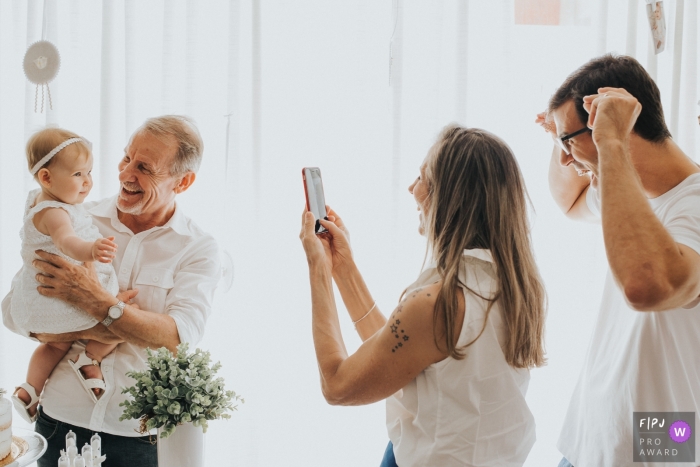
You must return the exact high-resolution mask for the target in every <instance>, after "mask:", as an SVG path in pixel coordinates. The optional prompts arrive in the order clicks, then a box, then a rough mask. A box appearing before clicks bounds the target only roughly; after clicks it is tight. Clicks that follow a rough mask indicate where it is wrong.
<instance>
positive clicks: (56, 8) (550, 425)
mask: <svg viewBox="0 0 700 467" xmlns="http://www.w3.org/2000/svg"><path fill="white" fill-rule="evenodd" d="M530 5H531V8H535V9H537V8H552V7H556V8H558V9H559V11H560V13H559V21H558V25H520V24H517V25H516V24H515V20H514V18H515V15H514V11H515V8H516V7H521V6H522V2H521V0H503V1H496V2H483V1H479V2H477V1H469V0H444V1H439V2H421V1H418V0H410V1H409V0H384V1H382V2H377V1H372V0H362V1H356V2H326V1H323V0H298V1H295V2H281V1H273V0H266V1H263V0H231V1H224V0H218V1H215V0H211V1H207V2H198V1H195V0H163V1H149V2H139V1H135V0H103V1H102V2H96V1H88V0H81V1H78V0H74V1H58V0H47V1H46V7H44V2H43V1H42V0H12V1H2V2H0V265H1V267H0V293H1V294H5V293H6V292H7V290H8V289H9V285H10V279H11V278H12V276H13V274H14V273H15V272H16V271H17V269H18V268H19V266H20V257H19V237H18V235H17V232H18V231H19V227H20V223H21V218H22V209H23V203H24V199H25V197H26V193H27V191H28V190H29V189H30V188H32V187H33V186H34V182H33V180H32V179H31V178H30V176H29V175H28V172H27V169H26V163H25V158H24V144H25V141H26V139H27V137H28V136H29V135H30V134H31V133H32V132H33V131H35V130H36V129H37V128H39V127H40V126H42V125H45V124H56V125H60V126H62V127H65V128H68V129H70V130H73V131H76V132H77V133H80V134H82V135H84V136H86V137H87V138H88V139H90V140H91V141H93V144H94V146H93V150H94V154H95V159H96V164H95V169H94V175H95V177H94V179H95V188H94V189H93V193H92V195H91V198H92V199H98V198H100V197H103V196H108V195H111V194H113V193H114V192H115V191H116V190H117V187H118V182H117V170H116V165H117V161H118V160H119V159H120V158H121V156H122V154H123V148H124V146H125V144H126V142H127V139H128V137H129V135H130V134H131V132H132V131H133V130H134V129H135V128H136V127H137V126H138V125H139V124H140V123H141V122H142V121H143V120H144V119H145V118H147V117H150V116H154V115H159V114H164V113H184V114H188V115H190V116H192V117H194V118H195V120H196V121H197V122H198V125H199V128H200V130H201V132H202V135H203V138H204V142H205V156H204V163H203V165H202V169H201V170H200V172H199V174H198V176H197V181H196V183H195V185H194V186H193V188H192V189H191V190H189V191H188V192H187V193H185V194H183V195H181V196H180V197H179V199H178V202H179V203H180V205H181V206H182V207H183V208H184V210H185V211H186V212H187V213H188V214H189V215H190V216H191V217H192V218H193V219H194V220H195V221H196V222H197V223H198V224H199V225H200V226H201V227H202V228H203V229H205V230H207V231H210V232H212V233H213V234H214V235H215V236H216V237H217V238H218V239H219V241H220V243H221V245H222V247H223V248H224V249H225V250H227V251H229V252H230V253H231V255H232V257H233V258H234V262H235V280H234V285H233V288H232V289H231V290H230V291H229V292H227V293H224V292H223V291H222V292H221V293H220V294H219V296H218V298H217V305H216V310H215V312H214V314H213V316H212V318H211V319H210V321H209V324H208V330H207V335H206V337H205V340H204V342H202V343H200V346H201V347H204V348H207V349H209V350H211V352H212V354H213V356H214V358H215V359H219V360H221V362H222V363H223V365H224V367H223V369H222V374H223V376H224V377H225V378H226V382H227V385H228V386H229V387H230V388H231V389H234V390H236V391H237V392H239V393H240V394H242V395H243V396H244V397H245V399H246V403H245V404H242V405H241V406H240V407H239V409H240V410H239V412H237V413H235V414H234V415H233V418H232V419H231V420H229V421H224V422H214V423H212V424H211V427H210V431H209V432H208V434H207V435H206V456H207V459H206V465H231V466H234V465H235V466H246V467H248V466H250V467H254V466H263V465H289V466H307V465H337V466H357V465H376V464H378V463H379V460H380V458H381V456H382V453H383V450H384V447H385V446H386V443H387V441H388V440H387V437H386V430H385V427H384V405H383V403H378V404H374V405H371V406H366V407H357V408H347V407H330V406H328V405H327V404H326V403H325V401H324V400H323V397H322V395H321V392H320V386H319V382H318V372H317V367H316V362H315V357H314V352H313V344H312V339H311V332H310V330H311V328H310V300H309V289H308V284H307V280H306V263H305V260H304V258H303V254H302V251H301V247H300V245H299V240H298V227H299V220H300V215H301V211H302V209H303V202H304V201H303V189H302V185H301V176H300V175H301V174H300V171H301V168H302V167H304V166H319V167H321V169H322V171H323V176H324V188H325V192H326V198H327V201H328V203H329V204H330V205H331V206H333V207H334V208H335V209H336V210H337V211H338V212H339V213H340V214H341V215H343V217H344V218H345V221H346V222H347V224H348V225H349V227H350V229H351V231H352V239H353V245H354V247H355V250H356V251H355V254H356V260H357V262H358V264H359V266H360V268H361V270H362V271H363V273H364V275H365V278H366V280H367V282H368V284H369V286H370V290H371V291H372V293H373V295H374V297H375V299H376V300H377V302H378V304H379V305H380V307H381V308H382V309H383V310H384V311H385V312H386V313H388V312H389V311H390V310H391V309H392V308H393V306H394V305H395V303H396V301H397V299H398V296H399V294H400V292H401V290H403V287H405V286H406V285H407V284H408V283H410V282H411V281H412V280H413V279H414V278H415V276H416V275H417V273H418V271H419V268H420V265H421V262H422V259H423V254H424V249H425V243H424V241H423V239H422V237H420V236H419V235H418V234H417V221H418V219H417V213H416V211H415V202H414V201H413V199H412V197H411V196H410V195H409V194H408V192H407V191H406V188H407V187H408V185H409V184H410V183H411V181H412V180H413V179H414V178H415V176H416V175H417V173H418V167H419V165H420V163H421V161H422V160H423V158H424V157H425V154H426V151H427V149H428V148H429V147H430V145H431V144H432V142H433V140H434V138H435V136H436V135H437V133H438V132H439V130H440V129H441V128H442V127H443V126H444V125H445V124H447V123H449V122H453V121H456V122H459V123H462V124H465V125H468V126H476V127H482V128H485V129H487V130H490V131H492V132H493V133H496V134H497V135H499V136H501V137H503V138H504V139H505V140H506V141H507V142H508V143H509V144H510V145H511V147H512V148H513V150H514V152H515V154H516V155H517V157H518V159H519V161H520V164H521V168H522V170H523V173H524V176H525V179H526V182H527V186H528V190H529V193H530V197H531V199H532V203H533V206H534V209H535V212H534V213H533V225H534V227H533V228H534V230H533V237H534V242H535V248H536V254H537V259H538V262H539V265H540V268H541V271H542V274H543V276H544V278H545V281H546V284H547V287H548V292H549V300H550V309H549V317H548V321H547V349H548V353H549V365H548V366H547V367H544V368H542V369H537V370H534V371H532V380H531V384H530V389H529V393H528V402H529V404H530V407H531V410H532V411H533V413H534V415H535V418H536V420H537V429H538V433H537V437H538V441H537V443H536V444H535V447H534V448H533V451H532V452H531V454H530V457H529V458H528V462H527V464H526V465H528V466H541V465H556V463H557V462H558V460H559V459H560V457H561V456H560V455H559V454H558V452H557V451H556V447H555V443H556V439H557V437H558V433H559V430H560V428H561V423H562V420H563V417H564V413H565V411H566V408H567V405H568V400H569V397H570V395H571V392H572V390H573V387H574V385H575V382H576V379H577V377H578V373H579V371H580V368H581V365H582V362H583V357H584V355H585V349H586V347H587V345H588V341H589V337H590V332H591V329H592V326H593V323H594V321H595V318H596V316H597V310H598V302H599V298H600V294H601V291H602V284H603V278H604V274H605V269H606V261H605V253H604V250H603V246H602V238H601V232H600V229H599V228H598V227H595V226H586V225H579V224H574V223H571V222H569V221H567V220H566V219H564V217H563V215H561V214H560V213H559V211H558V209H557V208H556V207H555V205H554V203H553V202H552V200H551V198H550V195H549V192H548V189H547V166H548V161H549V154H550V152H551V140H550V139H549V138H548V137H547V136H545V135H544V133H543V132H542V130H541V129H540V128H538V127H536V126H535V125H534V123H533V121H534V118H535V114H536V113H537V112H539V111H541V110H542V109H544V108H545V106H546V104H547V100H548V98H549V96H550V95H551V94H552V92H553V91H554V90H555V89H556V87H557V86H558V85H559V84H560V83H561V82H562V81H563V79H564V78H565V77H566V76H567V75H568V74H569V73H570V72H571V71H573V70H574V69H575V68H577V67H578V66H579V65H581V64H583V63H584V62H585V61H587V60H588V59H590V58H592V57H594V56H598V55H600V54H602V53H605V52H611V51H614V52H618V53H628V54H631V55H634V56H635V57H637V58H638V59H639V60H640V61H641V63H642V64H643V65H645V66H646V67H647V69H648V70H649V71H650V73H652V75H653V76H655V78H656V80H657V82H658V84H659V86H660V88H661V93H662V97H663V103H664V110H665V112H666V118H667V120H668V122H669V126H670V128H671V129H672V133H673V136H674V138H675V139H676V141H677V142H678V143H679V144H680V146H681V147H682V148H683V149H684V150H685V151H686V153H687V154H688V155H689V156H691V157H693V158H695V157H696V156H695V153H696V152H697V150H698V148H700V129H699V128H698V125H697V119H696V116H697V114H698V113H700V107H698V106H697V105H696V102H697V101H698V99H699V98H700V94H699V92H698V81H697V77H698V61H697V55H698V50H697V42H698V37H697V36H698V29H697V24H698V10H697V2H695V1H694V0H687V1H684V0H665V1H664V6H665V8H666V21H667V29H668V32H667V39H668V44H667V47H666V51H664V52H663V53H662V54H660V55H658V56H655V55H653V53H651V52H650V50H651V40H650V34H649V27H648V24H647V20H646V16H645V13H644V7H645V4H644V1H643V0H629V1H626V0H596V1H581V0H545V1H539V2H530ZM532 5H534V6H532ZM44 15H45V17H46V23H45V24H46V26H45V27H43V18H44ZM42 30H43V31H44V34H45V35H46V39H48V40H50V41H52V42H53V43H54V44H56V45H57V47H58V49H59V51H60V53H61V58H62V65H61V70H60V72H59V74H58V77H57V78H56V80H55V81H53V82H52V83H51V84H50V86H51V94H52V103H53V109H52V110H51V109H48V110H45V112H44V113H35V112H34V92H35V89H34V86H33V85H32V84H31V83H29V82H28V81H27V80H26V79H25V77H24V75H23V72H22V68H21V63H22V57H23V54H24V51H25V50H26V48H27V46H28V45H30V44H31V43H33V42H34V41H36V40H39V39H41V37H42ZM338 301H339V303H340V300H338ZM340 311H341V313H343V312H344V310H343V309H342V307H341V310H340ZM341 323H342V324H343V327H344V328H343V331H344V335H345V339H346V345H347V347H348V349H349V351H353V350H354V349H356V348H357V347H358V346H359V344H360V340H359V338H358V337H357V336H356V335H355V334H354V330H353V327H352V325H351V323H350V321H349V319H347V318H346V317H345V316H342V317H341ZM33 348H34V345H33V343H31V342H30V341H28V340H25V339H22V338H19V337H18V336H15V335H13V334H11V333H10V332H8V331H6V330H4V329H0V386H1V387H6V388H11V387H12V386H14V385H16V384H18V383H19V382H20V381H22V380H23V378H24V373H25V371H26V365H27V363H28V359H29V355H30V353H31V351H32V350H33ZM17 423H18V424H21V422H17Z"/></svg>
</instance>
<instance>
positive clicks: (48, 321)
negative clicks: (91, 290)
mask: <svg viewBox="0 0 700 467" xmlns="http://www.w3.org/2000/svg"><path fill="white" fill-rule="evenodd" d="M40 192H41V190H38V189H37V190H33V191H31V192H30V193H29V196H28V197H27V203H26V205H25V209H24V223H23V225H22V229H21V230H20V233H19V236H20V238H21V239H22V250H21V255H22V262H23V264H22V271H21V273H20V279H19V283H18V287H17V289H16V290H15V291H14V293H13V294H12V306H11V313H12V319H13V321H14V322H15V324H16V325H17V326H18V327H19V328H20V329H22V330H24V331H27V332H33V333H39V332H46V333H51V334H59V333H63V332H72V331H81V330H83V329H88V328H91V327H93V326H94V325H95V324H97V320H96V319H95V318H93V317H91V316H90V315H88V314H87V313H86V312H85V311H83V310H81V309H80V308H77V307H75V306H73V305H70V304H68V303H66V302H64V301H63V300H59V299H57V298H49V297H44V296H43V295H40V294H39V292H38V291H37V289H36V288H37V286H39V283H38V282H37V280H36V278H35V277H36V274H37V273H38V272H39V271H38V270H37V269H36V268H34V266H32V261H34V260H35V259H38V257H37V256H36V254H35V253H34V251H35V250H44V251H47V252H49V253H53V254H55V255H59V256H61V257H63V258H65V259H67V260H68V261H70V262H72V263H75V264H81V262H80V261H76V260H74V259H73V258H71V257H69V256H66V255H64V254H63V253H61V252H60V251H59V250H58V248H57V247H56V245H54V244H53V241H52V240H51V237H50V236H48V235H44V234H42V233H41V232H39V231H38V230H37V229H36V227H34V222H33V220H32V219H33V218H34V215H35V214H36V213H38V212H40V211H42V210H44V209H46V208H61V209H63V210H65V211H66V212H67V213H68V215H69V216H70V219H71V223H72V225H73V230H74V231H75V234H76V235H77V236H78V237H80V238H82V239H83V240H87V241H95V240H97V239H98V238H100V237H102V235H100V231H99V230H98V229H97V227H95V226H94V225H93V224H92V218H91V217H90V215H89V214H88V213H87V211H86V210H85V208H84V207H83V206H82V205H81V204H77V205H76V204H65V203H60V202H58V201H42V202H40V203H37V204H36V206H33V205H34V202H35V201H36V198H37V196H39V193H40ZM94 265H95V270H96V271H97V275H98V277H99V279H100V283H101V284H102V287H104V288H105V289H106V290H107V291H109V292H110V293H112V294H114V295H116V294H117V292H119V284H118V283H117V276H116V274H115V272H114V268H113V267H112V265H111V264H105V263H100V262H98V261H95V262H94Z"/></svg>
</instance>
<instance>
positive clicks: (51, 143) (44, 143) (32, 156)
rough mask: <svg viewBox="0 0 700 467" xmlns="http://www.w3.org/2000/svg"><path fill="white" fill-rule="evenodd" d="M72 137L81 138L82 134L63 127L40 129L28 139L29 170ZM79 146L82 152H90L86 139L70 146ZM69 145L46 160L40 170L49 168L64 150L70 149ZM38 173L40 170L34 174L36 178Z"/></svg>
mask: <svg viewBox="0 0 700 467" xmlns="http://www.w3.org/2000/svg"><path fill="white" fill-rule="evenodd" d="M71 138H80V136H79V135H77V134H75V133H73V132H72V131H68V130H64V129H63V128H44V129H43V130H39V131H37V132H36V133H34V134H33V135H32V136H31V137H30V138H29V141H27V149H26V153H27V166H28V168H29V170H32V167H34V166H35V165H36V164H37V162H39V161H40V160H41V159H42V158H43V157H44V156H45V155H47V154H48V153H50V152H51V151H53V149H54V148H55V147H56V146H58V145H59V144H61V143H63V142H64V141H66V140H68V139H71ZM78 146H79V149H80V150H81V152H83V151H84V152H87V153H89V152H90V148H89V147H88V146H87V145H86V144H85V142H84V141H78V142H77V143H74V144H72V145H71V146H68V147H71V148H75V147H78ZM68 147H67V148H65V149H62V150H61V151H60V152H59V153H58V154H56V155H55V156H54V157H52V158H51V159H49V160H48V161H47V162H46V164H44V165H43V166H41V167H40V168H39V170H41V169H43V168H49V167H50V166H51V164H53V163H54V162H55V161H56V159H58V158H59V157H60V156H61V154H63V153H64V151H65V150H66V149H68ZM38 173H39V172H38V171H37V173H36V174H34V178H36V177H37V174H38Z"/></svg>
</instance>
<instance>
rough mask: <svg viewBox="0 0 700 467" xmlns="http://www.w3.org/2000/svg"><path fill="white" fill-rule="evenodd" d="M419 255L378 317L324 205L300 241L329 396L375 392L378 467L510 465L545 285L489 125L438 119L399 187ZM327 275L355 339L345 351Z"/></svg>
mask: <svg viewBox="0 0 700 467" xmlns="http://www.w3.org/2000/svg"><path fill="white" fill-rule="evenodd" d="M409 191H410V192H411V193H412V194H413V196H414V198H415V200H416V203H417V204H418V210H419V211H420V219H421V221H420V227H419V231H420V233H421V234H422V235H425V236H426V237H427V240H428V255H429V258H430V260H429V262H428V265H427V266H426V267H424V269H423V271H422V273H421V274H420V275H419V277H418V279H417V280H416V282H414V283H413V284H411V285H410V286H408V287H407V288H406V290H405V291H404V293H403V294H402V296H401V298H400V300H399V305H398V306H397V307H396V309H395V310H394V311H393V312H392V313H391V315H390V317H389V319H387V318H385V317H384V315H383V314H382V313H381V312H380V311H379V309H378V307H377V304H376V302H375V301H374V300H373V299H372V295H371V294H370V292H369V290H368V288H367V286H366V284H365V282H364V280H363V279H362V276H361V274H360V272H359V271H358V269H357V266H356V265H355V263H354V262H353V258H352V251H351V249H350V244H349V242H348V237H347V233H346V229H345V225H344V223H343V221H342V219H341V218H340V217H339V216H338V214H337V213H335V212H334V211H333V210H329V217H328V219H329V220H328V221H325V220H321V224H323V226H324V227H325V228H326V229H327V230H328V232H327V233H324V234H320V235H316V234H315V233H314V226H315V219H314V216H313V214H311V213H309V212H306V213H304V216H303V225H302V231H301V234H300V238H301V240H302V244H303V246H304V250H305V252H306V256H307V260H308V265H309V275H310V282H311V298H312V322H313V338H314V345H315V349H316V358H317V360H318V366H319V371H320V373H321V385H322V390H323V394H324V396H325V398H326V400H327V401H328V402H329V403H331V404H337V405H362V404H370V403H372V402H376V401H379V400H382V399H386V413H387V428H388V432H389V438H390V439H391V441H390V443H389V445H388V446H387V449H386V452H385V454H384V459H383V461H382V466H396V465H398V466H400V467H410V466H440V467H452V466H511V465H512V466H520V465H522V464H523V463H524V462H525V459H526V457H527V455H528V453H529V452H530V449H531V447H532V445H533V444H534V442H535V422H534V419H533V417H532V414H531V413H530V410H529V409H528V407H527V404H526V402H525V393H526V391H527V386H528V382H529V379H530V373H529V369H530V368H533V367H537V366H541V365H543V364H544V362H545V358H544V345H543V334H544V320H545V301H546V296H545V291H544V287H543V285H542V280H541V278H540V275H539V272H538V270H537V266H536V264H535V260H534V256H533V253H532V246H531V242H530V228H529V223H528V219H527V202H526V199H527V194H526V191H525V185H524V182H523V179H522V175H521V173H520V169H519V167H518V164H517V162H516V160H515V156H514V155H513V153H512V151H511V150H510V148H509V147H508V146H507V145H506V144H505V143H504V142H503V141H502V140H501V139H499V138H498V137H496V136H494V135H492V134H491V133H489V132H486V131H484V130H479V129H473V128H461V127H459V126H448V127H446V128H445V129H444V130H443V131H442V133H441V134H440V136H439V137H438V140H437V142H436V143H435V144H434V145H433V147H432V148H431V149H430V151H429V153H428V155H427V157H426V159H425V161H424V162H423V164H422V165H421V167H420V175H419V176H418V178H417V179H416V181H415V182H413V184H412V185H411V186H410V187H409ZM332 281H335V283H336V285H337V286H338V290H339V291H340V294H341V296H342V299H343V302H344V303H345V306H346V307H347V309H348V312H349V313H350V316H351V318H352V320H353V322H354V323H355V327H356V329H357V331H358V333H359V335H360V337H361V338H362V340H363V344H362V345H361V346H360V348H359V349H358V350H357V352H355V353H354V354H352V355H348V354H347V351H346V349H345V345H344V343H343V338H342V335H341V333H340V324H339V321H338V314H337V310H336V306H335V302H334V299H333V287H332Z"/></svg>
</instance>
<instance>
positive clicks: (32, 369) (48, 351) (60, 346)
mask: <svg viewBox="0 0 700 467" xmlns="http://www.w3.org/2000/svg"><path fill="white" fill-rule="evenodd" d="M71 345H73V343H72V342H49V343H47V344H40V345H39V347H37V348H36V350H35V351H34V353H33V354H32V358H31V359H30V360H29V369H28V370H27V383H29V385H30V386H32V387H33V388H34V390H35V391H36V393H37V394H41V391H42V390H43V389H44V384H46V380H47V379H49V375H50V374H51V372H52V371H53V369H54V368H56V365H58V362H60V361H61V360H62V359H63V357H65V356H66V354H67V353H68V350H69V349H70V347H71ZM17 397H19V398H20V399H21V400H22V402H24V403H25V404H29V402H31V400H32V398H31V397H30V396H29V393H28V392H27V391H25V390H24V389H22V388H19V389H18V390H17ZM28 410H29V414H30V415H34V414H35V413H36V404H34V405H33V406H31V407H29V408H28Z"/></svg>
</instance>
